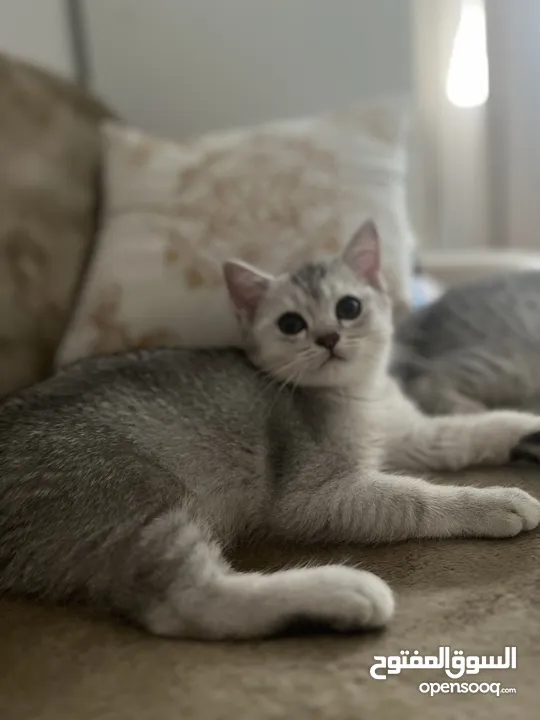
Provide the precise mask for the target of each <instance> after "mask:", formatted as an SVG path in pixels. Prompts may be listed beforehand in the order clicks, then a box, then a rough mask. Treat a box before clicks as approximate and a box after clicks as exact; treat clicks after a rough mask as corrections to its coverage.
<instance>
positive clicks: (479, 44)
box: [446, 0, 489, 108]
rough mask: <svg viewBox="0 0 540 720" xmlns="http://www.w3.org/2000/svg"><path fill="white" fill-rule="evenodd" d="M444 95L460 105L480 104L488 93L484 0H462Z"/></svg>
mask: <svg viewBox="0 0 540 720" xmlns="http://www.w3.org/2000/svg"><path fill="white" fill-rule="evenodd" d="M446 95H447V97H448V99H449V100H450V102H451V103H452V104H453V105H455V106H456V107H459V108H472V107H479V106H480V105H483V104H484V103H485V102H486V101H487V99H488V97H489V65H488V56H487V42H486V13H485V8H484V2H483V0H463V5H462V8H461V18H460V21H459V25H458V29H457V32H456V37H455V38H454V45H453V48H452V55H451V57H450V64H449V67H448V76H447V78H446Z"/></svg>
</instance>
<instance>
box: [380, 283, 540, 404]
mask: <svg viewBox="0 0 540 720" xmlns="http://www.w3.org/2000/svg"><path fill="white" fill-rule="evenodd" d="M539 368H540V272H538V271H530V272H517V273H509V274H506V275H501V276H496V277H490V278H488V279H484V280H480V281H477V282H474V283H468V284H464V285H460V286H457V287H455V288H452V289H450V290H448V291H447V292H446V293H445V294H444V295H443V296H442V297H441V298H440V299H439V300H438V301H437V302H435V303H433V304H432V305H430V306H429V307H426V308H424V309H422V310H420V311H418V312H416V313H413V314H412V315H411V316H409V317H408V318H407V320H405V321H404V322H403V323H402V324H401V325H400V326H399V327H398V329H397V333H396V357H395V360H394V363H393V372H394V374H395V375H396V376H397V377H398V378H399V380H400V382H401V383H402V385H403V387H404V389H405V390H406V392H407V394H409V395H410V396H411V397H413V398H414V399H415V400H416V401H417V402H418V403H419V405H420V406H421V407H422V409H423V410H424V411H425V412H428V413H431V414H444V413H455V412H463V413H466V412H473V413H474V412H481V411H485V410H486V409H488V408H502V407H507V408H515V409H523V410H525V409H527V410H535V411H540V372H539Z"/></svg>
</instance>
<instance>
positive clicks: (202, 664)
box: [0, 470, 540, 720]
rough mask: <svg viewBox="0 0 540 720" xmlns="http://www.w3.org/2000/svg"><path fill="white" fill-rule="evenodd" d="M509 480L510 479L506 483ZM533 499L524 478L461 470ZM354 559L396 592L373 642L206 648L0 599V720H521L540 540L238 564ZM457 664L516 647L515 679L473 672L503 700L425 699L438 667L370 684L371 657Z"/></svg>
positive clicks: (258, 557)
mask: <svg viewBox="0 0 540 720" xmlns="http://www.w3.org/2000/svg"><path fill="white" fill-rule="evenodd" d="M518 476H520V477H518ZM458 479H459V481H460V482H469V483H478V484H493V483H501V484H504V483H512V484H514V483H516V484H519V485H521V486H522V487H523V488H525V489H527V490H529V491H530V492H532V493H533V494H536V495H537V496H538V495H540V472H539V471H538V470H531V471H527V472H525V471H520V472H519V473H517V472H512V471H510V470H507V471H506V470H501V471H493V472H487V471H482V472H474V473H473V472H469V473H460V474H459V475H458ZM308 558H309V559H312V560H315V562H317V563H323V562H331V561H343V562H349V563H359V564H360V565H362V566H363V567H366V568H368V569H370V570H373V571H374V572H377V573H380V574H381V575H382V576H383V577H384V578H385V580H387V581H388V582H390V584H391V585H392V587H393V588H394V589H395V591H396V593H397V613H396V616H395V618H394V620H393V622H392V624H391V625H390V627H389V628H388V630H387V631H386V632H384V633H381V634H370V635H364V636H362V635H359V636H356V637H342V638H339V637H338V638H336V637H333V638H332V637H327V638H293V639H282V640H272V641H267V642H243V643H242V642H238V643H223V644H211V643H204V642H186V641H177V642H175V641H171V640H160V639H157V638H152V637H149V636H146V635H144V634H143V633H142V632H139V631H137V630H134V629H131V628H127V627H123V626H122V625H120V624H118V625H115V624H113V623H111V622H107V621H105V620H103V621H99V620H93V619H90V618H88V617H85V615H84V614H83V613H82V612H77V611H75V610H73V611H68V610H62V609H50V608H44V607H40V606H38V605H32V604H29V603H23V602H17V601H15V600H11V601H7V600H4V601H3V602H0V669H1V670H0V717H2V720H109V719H110V720H171V719H173V718H175V719H176V718H178V720H180V719H181V720H231V719H232V718H234V720H364V719H365V720H465V718H466V719H467V720H510V719H511V718H520V720H533V719H535V718H537V717H538V698H539V684H538V676H539V672H540V602H539V598H538V594H539V593H538V588H539V587H540V533H539V532H538V531H536V532H533V533H527V534H524V535H521V536H520V537H518V538H515V539H513V540H451V541H442V540H437V541H431V542H428V541H424V542H405V543H400V544H397V545H388V546H381V547H376V548H361V547H359V548H351V547H341V548H336V549H331V548H328V549H326V550H322V549H321V550H317V549H310V550H302V549H301V548H293V547H287V548H269V547H265V548H253V549H252V551H251V552H250V556H249V557H243V558H242V559H241V566H242V567H251V566H256V567H266V568H272V567H280V566H283V565H285V564H290V563H294V562H297V561H299V560H306V559H308ZM441 645H450V646H451V647H452V650H457V649H462V650H464V652H465V653H466V654H469V655H500V654H501V653H502V652H503V649H504V647H505V646H511V645H515V646H517V665H518V669H517V670H509V671H497V670H488V671H481V672H480V673H479V675H477V676H470V677H468V678H462V680H461V681H467V682H479V683H483V682H500V683H501V685H502V686H505V687H515V688H516V689H517V693H516V694H509V695H501V697H498V698H497V697H495V696H493V695H482V694H480V693H479V694H473V695H465V694H460V695H457V694H455V695H451V694H447V695H442V694H441V695H438V696H436V697H433V698H431V697H429V695H423V694H422V693H420V692H419V691H418V689H417V688H418V685H419V684H420V683H423V682H439V683H442V682H446V681H448V678H447V677H446V675H445V674H444V672H443V671H440V670H436V671H428V670H416V671H408V672H403V673H402V674H400V675H396V676H394V677H392V678H390V679H388V680H386V681H376V680H373V679H372V678H371V677H370V674H369V668H370V666H371V664H372V663H373V656H374V655H396V654H399V651H400V650H402V649H403V650H405V649H408V650H415V649H416V650H419V651H420V653H421V654H422V655H424V654H435V653H436V652H437V649H438V647H439V646H441Z"/></svg>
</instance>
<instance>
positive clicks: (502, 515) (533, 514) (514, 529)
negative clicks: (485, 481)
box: [477, 488, 540, 537]
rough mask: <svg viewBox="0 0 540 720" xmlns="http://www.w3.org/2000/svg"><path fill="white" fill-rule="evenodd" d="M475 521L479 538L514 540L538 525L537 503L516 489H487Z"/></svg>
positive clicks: (483, 493)
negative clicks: (509, 538) (510, 538)
mask: <svg viewBox="0 0 540 720" xmlns="http://www.w3.org/2000/svg"><path fill="white" fill-rule="evenodd" d="M481 492H482V495H483V496H484V497H483V502H482V505H483V507H482V508H481V509H480V514H481V517H479V518H478V527H477V531H478V535H482V536H484V537H513V536H514V535H518V534H519V533H520V532H523V531H524V530H533V529H534V528H535V527H537V526H538V524H540V502H538V500H536V499H535V498H533V497H532V495H529V493H526V492H525V491H524V490H519V489H518V488H488V489H486V490H483V491H481Z"/></svg>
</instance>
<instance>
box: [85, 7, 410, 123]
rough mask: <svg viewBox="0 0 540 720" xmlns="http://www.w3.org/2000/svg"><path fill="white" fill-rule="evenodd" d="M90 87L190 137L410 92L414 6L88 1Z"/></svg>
mask: <svg viewBox="0 0 540 720" xmlns="http://www.w3.org/2000/svg"><path fill="white" fill-rule="evenodd" d="M82 2H83V8H84V15H85V19H86V23H85V26H86V32H87V40H88V45H89V51H90V63H89V64H90V75H91V78H92V87H93V89H95V90H96V91H97V92H98V93H99V94H100V95H101V96H102V97H103V98H104V99H105V100H108V101H109V102H110V103H111V104H112V105H113V106H114V107H115V108H116V109H117V111H118V112H120V113H121V114H122V115H123V116H124V117H126V118H127V119H129V120H130V121H132V122H134V123H136V124H138V125H140V126H142V127H145V128H147V129H149V130H153V131H154V132H158V133H161V134H163V135H167V136H172V137H182V136H185V135H187V134H191V133H200V132H205V131H208V130H213V129H222V128H226V127H232V126H235V125H243V124H250V123H256V122H261V121H265V120H269V119H276V118H281V117H291V116H295V115H299V114H303V113H309V112H313V111H321V110H326V109H328V108H333V107H340V106H344V105H347V104H351V103H353V102H355V101H357V100H360V99H363V98H366V97H369V96H373V95H379V94H386V93H400V94H405V93H410V92H411V90H412V85H413V81H412V52H411V32H410V30H411V18H410V0H147V1H143V0H82Z"/></svg>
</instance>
